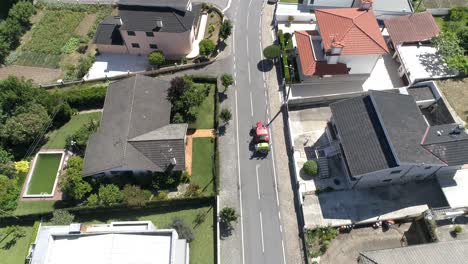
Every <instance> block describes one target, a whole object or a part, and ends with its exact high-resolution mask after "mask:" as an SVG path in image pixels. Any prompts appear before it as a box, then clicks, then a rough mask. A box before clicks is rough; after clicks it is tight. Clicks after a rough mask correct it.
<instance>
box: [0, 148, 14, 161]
mask: <svg viewBox="0 0 468 264" xmlns="http://www.w3.org/2000/svg"><path fill="white" fill-rule="evenodd" d="M12 160H13V155H11V154H10V152H8V151H6V150H5V149H4V148H2V147H1V146H0V163H8V162H11V161H12Z"/></svg>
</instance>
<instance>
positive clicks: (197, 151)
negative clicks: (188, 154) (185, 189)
mask: <svg viewBox="0 0 468 264" xmlns="http://www.w3.org/2000/svg"><path fill="white" fill-rule="evenodd" d="M213 158H214V139H213V138H194V139H193V147H192V176H191V179H190V182H191V183H193V184H197V185H198V186H200V190H201V191H202V193H203V194H207V195H211V194H213V191H214V190H213V180H214V177H213V166H214V164H213Z"/></svg>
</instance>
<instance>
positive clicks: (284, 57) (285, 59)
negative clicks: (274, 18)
mask: <svg viewBox="0 0 468 264" xmlns="http://www.w3.org/2000/svg"><path fill="white" fill-rule="evenodd" d="M278 39H279V42H280V47H281V61H282V63H283V74H284V79H285V80H286V82H290V81H291V74H290V73H289V68H288V56H287V54H286V42H287V40H286V39H285V37H284V34H283V31H282V30H279V31H278Z"/></svg>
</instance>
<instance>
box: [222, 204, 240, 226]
mask: <svg viewBox="0 0 468 264" xmlns="http://www.w3.org/2000/svg"><path fill="white" fill-rule="evenodd" d="M219 218H220V221H221V222H222V223H223V224H225V225H226V226H227V227H228V228H232V222H235V223H237V219H238V218H239V215H238V214H237V213H236V210H235V209H234V208H232V207H224V208H223V209H222V210H221V211H220V212H219Z"/></svg>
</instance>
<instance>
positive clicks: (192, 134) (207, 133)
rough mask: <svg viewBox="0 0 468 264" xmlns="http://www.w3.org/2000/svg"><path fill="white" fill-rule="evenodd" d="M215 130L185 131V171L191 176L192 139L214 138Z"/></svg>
mask: <svg viewBox="0 0 468 264" xmlns="http://www.w3.org/2000/svg"><path fill="white" fill-rule="evenodd" d="M215 136H216V130H214V129H189V130H188V131H187V145H186V146H185V170H186V171H187V172H188V173H189V174H190V175H192V149H193V138H200V137H208V138H214V137H215Z"/></svg>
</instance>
